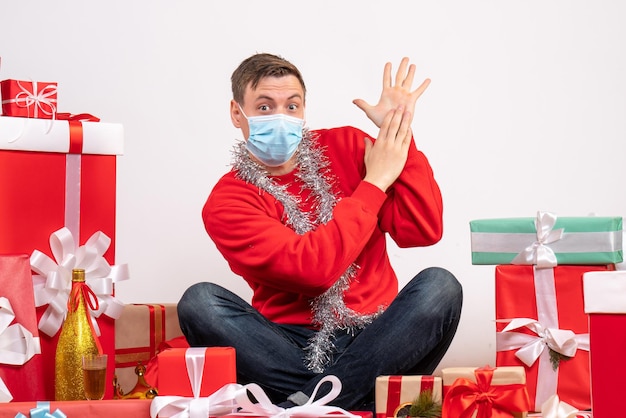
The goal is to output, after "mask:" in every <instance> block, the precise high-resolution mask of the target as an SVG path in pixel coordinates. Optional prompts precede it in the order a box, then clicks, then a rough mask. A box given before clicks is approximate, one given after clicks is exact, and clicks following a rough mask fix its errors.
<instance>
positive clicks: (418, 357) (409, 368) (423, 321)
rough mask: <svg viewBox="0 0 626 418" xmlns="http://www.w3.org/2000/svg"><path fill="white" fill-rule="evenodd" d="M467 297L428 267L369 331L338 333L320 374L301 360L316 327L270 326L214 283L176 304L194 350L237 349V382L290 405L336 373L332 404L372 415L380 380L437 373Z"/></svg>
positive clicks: (438, 271)
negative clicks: (338, 390)
mask: <svg viewBox="0 0 626 418" xmlns="http://www.w3.org/2000/svg"><path fill="white" fill-rule="evenodd" d="M462 299H463V296H462V289H461V285H460V284H459V282H458V281H457V280H456V278H455V277H454V276H453V275H452V274H451V273H449V272H448V271H447V270H444V269H441V268H437V267H431V268H428V269H425V270H424V271H422V272H420V273H419V274H418V275H417V276H415V277H414V278H413V279H412V280H411V281H410V282H409V283H408V284H407V285H406V286H404V287H403V288H402V289H401V291H400V292H399V293H398V295H397V296H396V298H395V299H394V301H393V302H392V303H391V304H390V305H389V307H388V308H387V310H386V311H385V312H384V313H383V314H382V315H380V316H379V317H378V318H377V319H376V320H374V322H372V323H371V324H370V325H368V326H367V327H366V328H364V329H362V330H360V331H357V332H356V333H355V334H354V335H352V334H349V333H346V332H345V331H343V332H342V331H339V332H338V333H337V334H336V338H335V340H334V343H335V346H336V350H335V352H334V353H333V357H332V360H331V363H330V364H329V365H328V366H327V367H326V370H325V371H324V373H322V374H318V373H315V372H312V371H310V370H308V369H307V368H306V367H305V365H304V361H303V359H304V356H305V352H304V348H305V347H306V346H307V344H308V340H309V338H310V337H311V336H312V335H313V333H315V332H316V331H315V330H312V329H309V328H306V327H302V326H294V325H284V324H276V323H273V322H270V321H268V320H267V319H266V318H265V317H263V316H262V315H261V314H260V313H259V312H258V311H257V310H256V309H254V308H253V307H252V306H250V304H249V303H247V302H245V301H244V300H243V299H241V298H240V297H238V296H237V295H235V294H233V293H232V292H230V291H228V290H226V289H224V288H222V287H220V286H218V285H216V284H213V283H198V284H195V285H193V286H191V287H190V288H189V289H188V290H187V291H186V292H185V294H184V295H183V297H182V299H181V300H180V302H179V303H178V315H179V320H180V326H181V329H182V331H183V333H184V334H185V337H186V338H187V341H188V342H189V344H190V345H191V346H201V347H204V346H206V347H211V346H229V347H234V348H235V352H236V359H237V360H236V361H237V379H238V380H237V382H238V383H240V384H247V383H252V382H254V383H257V384H258V385H259V386H261V387H262V388H263V390H264V391H265V392H266V393H267V395H268V396H269V397H270V399H271V400H272V402H273V403H275V404H278V405H289V404H288V403H285V401H286V400H287V398H288V397H289V398H290V400H292V399H295V398H297V397H298V395H301V394H300V393H298V392H302V393H303V394H304V395H306V396H310V395H311V394H312V392H313V389H314V388H315V386H316V384H317V383H318V381H319V380H320V379H321V378H322V377H323V376H325V375H329V374H332V375H335V376H337V377H338V378H339V379H340V380H341V382H342V391H341V394H340V395H339V396H338V397H337V398H336V399H335V400H334V401H333V402H332V404H333V405H335V406H339V407H341V408H343V409H346V410H372V409H373V401H374V397H373V395H374V386H375V382H376V377H378V376H382V375H411V374H416V375H427V374H432V373H433V372H434V370H435V368H436V367H437V365H438V364H439V362H440V361H441V358H442V357H443V355H444V354H445V353H446V350H447V349H448V347H449V345H450V343H451V342H452V338H453V337H454V334H455V332H456V329H457V326H458V323H459V319H460V315H461V305H462ZM321 389H322V390H321V391H320V393H322V394H323V393H326V392H327V391H326V390H324V388H321ZM296 393H298V395H295V394H296ZM293 395H295V398H294V396H293ZM318 397H319V395H318ZM305 399H306V398H305ZM296 403H298V402H296Z"/></svg>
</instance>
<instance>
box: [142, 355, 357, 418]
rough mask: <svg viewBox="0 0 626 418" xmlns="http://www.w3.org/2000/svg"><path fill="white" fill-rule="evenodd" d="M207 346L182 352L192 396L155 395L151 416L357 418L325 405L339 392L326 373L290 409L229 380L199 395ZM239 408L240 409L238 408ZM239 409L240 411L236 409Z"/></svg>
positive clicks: (257, 388)
mask: <svg viewBox="0 0 626 418" xmlns="http://www.w3.org/2000/svg"><path fill="white" fill-rule="evenodd" d="M205 353H206V348H204V347H195V348H188V349H187V350H186V352H185V362H186V365H187V375H188V376H189V382H190V383H191V390H192V393H193V398H189V397H183V396H157V397H155V398H154V399H153V400H152V403H151V404H150V416H151V417H152V418H157V417H158V418H208V417H209V416H223V415H228V414H234V413H236V415H237V416H247V415H248V416H249V415H255V416H259V415H260V416H263V417H271V418H289V417H292V416H296V415H297V416H302V417H322V416H327V415H328V414H332V415H329V416H332V417H341V416H345V417H348V418H358V417H357V416H356V415H354V414H351V413H349V412H347V411H345V410H343V409H341V408H338V407H333V406H326V403H328V402H330V401H332V400H333V399H335V398H336V397H337V395H338V394H339V393H340V392H341V382H340V381H339V379H338V378H337V377H336V376H325V377H324V378H323V379H322V380H320V381H319V383H318V384H317V386H316V387H315V390H314V391H313V394H312V395H311V399H309V401H308V402H307V403H306V404H304V405H302V406H295V407H293V408H288V409H285V408H281V407H279V406H276V405H274V404H272V402H271V401H270V399H269V398H268V396H267V395H266V394H265V392H264V391H263V389H261V387H260V386H259V385H257V384H254V383H251V384H248V385H239V384H237V383H230V384H227V385H224V386H223V387H222V388H220V389H219V390H217V391H216V392H214V393H213V394H211V395H210V396H207V397H205V398H201V397H200V388H201V385H202V375H203V371H204V360H205ZM325 382H330V383H331V384H332V388H331V390H330V392H329V393H328V394H326V395H325V396H323V397H321V398H320V399H318V400H317V401H315V400H314V399H315V396H316V395H317V391H318V390H319V388H320V386H321V385H322V384H323V383H325ZM248 392H249V393H251V394H252V395H253V396H254V398H255V399H256V400H257V402H258V403H253V402H252V401H251V400H250V398H249V395H248ZM240 408H241V409H240ZM239 409H240V410H239Z"/></svg>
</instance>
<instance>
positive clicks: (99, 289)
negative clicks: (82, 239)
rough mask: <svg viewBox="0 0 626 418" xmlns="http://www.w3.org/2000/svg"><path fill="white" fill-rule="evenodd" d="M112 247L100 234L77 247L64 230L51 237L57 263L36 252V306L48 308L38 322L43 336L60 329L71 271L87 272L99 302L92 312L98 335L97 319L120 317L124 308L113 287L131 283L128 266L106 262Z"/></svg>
mask: <svg viewBox="0 0 626 418" xmlns="http://www.w3.org/2000/svg"><path fill="white" fill-rule="evenodd" d="M110 244H111V239H110V238H109V237H108V236H106V235H105V234H104V233H102V232H100V231H99V232H96V233H94V234H93V235H92V236H91V237H90V238H89V239H88V240H87V242H86V243H85V245H82V246H77V245H76V241H75V240H74V237H73V236H72V233H71V232H70V230H69V229H68V228H66V227H63V228H61V229H59V230H58V231H56V232H54V233H53V234H52V235H51V236H50V249H51V250H52V254H53V256H54V260H53V259H51V258H50V257H48V256H47V255H46V254H44V253H42V252H40V251H38V250H34V251H33V253H32V255H31V256H30V264H31V267H32V269H33V271H35V272H36V273H38V274H37V275H34V276H33V287H34V290H35V306H43V305H46V304H47V305H48V308H47V309H46V311H45V312H44V314H43V316H42V317H41V319H40V321H39V329H40V330H41V331H42V332H44V333H45V334H47V335H49V336H51V337H52V336H54V335H55V334H56V333H57V332H58V331H59V329H60V328H61V325H62V324H63V320H64V318H65V315H66V314H67V300H68V298H69V294H70V290H71V288H72V270H73V269H76V268H80V269H84V270H85V278H86V280H85V281H86V283H87V285H88V286H89V287H90V288H91V290H93V292H94V293H95V294H96V296H97V298H98V305H99V307H98V309H97V311H92V310H91V309H89V312H90V315H91V320H92V323H93V325H94V329H95V330H96V334H97V335H100V328H99V327H98V323H97V321H96V320H95V318H98V317H100V315H101V314H103V313H104V314H105V315H107V316H109V317H111V318H113V319H117V318H119V317H120V315H121V314H122V309H123V307H124V304H123V303H121V302H120V301H118V300H117V299H116V298H115V297H114V296H113V284H114V283H117V282H120V281H122V280H128V278H129V272H128V266H127V265H126V264H122V265H117V266H110V265H109V263H108V262H107V261H106V259H105V258H104V253H105V252H106V251H107V249H108V248H109V245H110ZM55 260H56V262H55Z"/></svg>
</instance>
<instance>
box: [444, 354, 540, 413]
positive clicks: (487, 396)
mask: <svg viewBox="0 0 626 418" xmlns="http://www.w3.org/2000/svg"><path fill="white" fill-rule="evenodd" d="M494 370H495V369H494V368H491V367H488V366H485V367H481V368H479V369H476V370H475V371H474V375H475V376H476V383H474V382H473V381H471V380H469V379H465V378H461V377H460V378H458V379H456V380H455V381H454V383H453V384H452V386H451V387H450V390H449V391H448V393H447V394H446V395H445V396H444V403H443V407H442V414H443V417H450V418H470V417H471V416H472V415H473V414H474V412H475V411H476V418H492V417H493V418H511V417H513V412H523V411H528V409H529V408H530V400H529V398H528V392H527V390H526V385H524V384H521V383H520V384H510V385H495V386H492V385H491V379H492V378H493V372H494Z"/></svg>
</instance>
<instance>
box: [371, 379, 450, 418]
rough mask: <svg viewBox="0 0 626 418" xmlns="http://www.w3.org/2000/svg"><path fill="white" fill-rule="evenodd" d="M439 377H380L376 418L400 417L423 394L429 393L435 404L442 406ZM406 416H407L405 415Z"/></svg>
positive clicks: (376, 395) (378, 380)
mask: <svg viewBox="0 0 626 418" xmlns="http://www.w3.org/2000/svg"><path fill="white" fill-rule="evenodd" d="M441 391H442V386H441V377H439V376H425V375H424V376H421V375H420V376H378V377H377V378H376V386H375V390H374V392H375V404H376V418H391V417H397V416H400V413H401V410H405V409H408V408H409V407H410V405H411V404H412V403H413V402H414V401H415V400H416V399H417V398H418V397H419V396H420V394H421V393H429V394H430V397H431V400H432V402H433V403H434V404H439V405H441V400H442V396H441ZM405 415H406V414H405Z"/></svg>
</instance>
